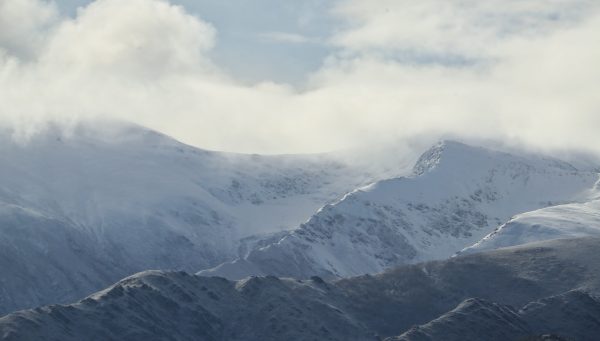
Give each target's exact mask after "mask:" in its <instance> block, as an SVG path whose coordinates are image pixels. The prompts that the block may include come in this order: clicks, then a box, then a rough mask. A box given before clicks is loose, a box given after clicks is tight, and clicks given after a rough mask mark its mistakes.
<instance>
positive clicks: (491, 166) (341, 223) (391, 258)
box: [200, 141, 598, 279]
mask: <svg viewBox="0 0 600 341" xmlns="http://www.w3.org/2000/svg"><path fill="white" fill-rule="evenodd" d="M597 178H598V177H597V174H596V173H594V172H589V171H580V170H578V169H576V168H575V167H573V166H572V165H571V164H569V163H566V162H562V161H559V160H556V159H551V158H545V157H541V156H535V155H513V154H508V153H503V152H498V151H493V150H488V149H484V148H479V147H472V146H468V145H465V144H461V143H457V142H451V141H446V142H442V143H440V144H439V145H437V146H435V147H433V148H431V149H430V150H429V151H427V152H426V153H424V154H423V155H422V157H421V158H420V159H419V161H418V162H417V164H416V165H415V167H414V175H413V176H411V177H402V178H396V179H392V180H384V181H381V182H378V183H376V184H374V185H371V186H368V187H365V188H362V189H360V190H357V191H355V192H353V193H351V194H349V195H347V196H346V197H345V198H343V199H342V200H341V201H339V202H337V203H335V204H332V205H327V206H325V207H324V208H323V209H321V210H320V211H319V212H318V213H316V214H315V215H314V216H313V217H312V218H311V219H310V220H309V221H308V222H307V223H305V224H303V225H301V226H300V228H298V229H297V230H295V231H293V232H291V233H289V234H288V235H286V236H284V237H283V238H282V239H281V240H279V241H277V242H274V243H272V244H270V245H268V246H265V247H263V248H261V249H257V250H254V251H253V252H251V253H250V254H249V255H248V256H247V257H244V258H240V259H238V260H236V261H234V262H229V263H225V264H222V265H220V266H219V267H216V268H213V269H210V270H205V271H202V272H200V274H201V275H220V276H224V277H228V278H231V279H239V278H243V277H245V276H248V275H267V274H268V275H278V276H291V277H308V276H311V275H321V276H326V277H344V276H351V275H359V274H364V273H374V272H380V271H382V270H384V269H386V268H388V267H390V266H394V265H398V264H404V263H414V262H417V261H424V260H432V259H443V258H446V257H449V256H451V255H453V254H454V253H455V252H457V251H459V250H461V249H463V248H464V247H467V246H469V245H472V244H473V243H475V242H477V241H479V240H480V239H481V238H483V237H484V236H485V235H486V234H488V233H490V232H491V231H493V230H494V229H495V228H496V227H498V226H499V225H501V224H502V223H504V222H505V221H507V220H508V219H509V218H510V217H512V216H513V215H515V214H518V213H522V212H526V211H530V210H534V209H538V208H542V207H547V206H552V205H557V204H561V203H567V202H573V201H576V200H580V199H581V198H584V197H586V196H587V195H588V192H589V189H591V188H592V187H593V185H594V183H595V182H596V181H597Z"/></svg>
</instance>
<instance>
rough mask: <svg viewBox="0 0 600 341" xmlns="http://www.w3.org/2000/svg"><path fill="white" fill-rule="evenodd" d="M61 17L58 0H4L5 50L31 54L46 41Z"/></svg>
mask: <svg viewBox="0 0 600 341" xmlns="http://www.w3.org/2000/svg"><path fill="white" fill-rule="evenodd" d="M57 20H58V10H57V8H56V6H55V5H54V3H51V2H40V1H37V0H19V1H14V0H3V1H1V2H0V49H2V50H4V51H3V52H2V53H3V54H11V55H14V56H17V57H19V58H24V59H25V58H29V57H31V56H32V55H33V54H35V53H36V52H37V50H38V49H39V48H40V46H41V45H43V42H44V39H45V36H46V35H47V34H49V32H48V29H49V28H50V27H52V25H53V24H55V23H56V21H57ZM0 52H1V51H0Z"/></svg>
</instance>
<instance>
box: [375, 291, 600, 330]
mask: <svg viewBox="0 0 600 341" xmlns="http://www.w3.org/2000/svg"><path fill="white" fill-rule="evenodd" d="M550 332H551V333H550ZM542 333H547V334H542ZM532 335H539V336H532ZM544 335H546V336H544ZM552 335H554V336H552ZM560 335H567V336H568V339H570V340H581V341H594V340H598V336H599V335H600V299H599V298H597V297H594V296H591V295H589V294H587V293H585V292H580V291H569V292H567V293H564V294H561V295H557V296H552V297H549V298H545V299H541V300H537V301H534V302H531V303H529V304H527V305H526V306H525V307H523V308H522V309H520V310H518V311H516V310H514V309H513V308H511V307H509V306H505V305H501V304H497V303H493V302H489V301H485V300H481V299H468V300H466V301H464V302H462V303H461V304H459V305H458V307H456V308H455V309H454V310H452V311H450V312H448V313H446V314H444V315H442V316H440V317H438V318H436V319H435V320H433V321H431V322H429V323H427V324H424V325H421V326H418V327H413V328H411V329H410V330H409V331H407V332H406V333H404V334H402V335H400V336H398V337H392V338H387V339H386V341H434V340H447V341H462V340H477V339H485V340H491V341H493V340H498V341H502V340H566V337H564V336H563V337H561V336H560Z"/></svg>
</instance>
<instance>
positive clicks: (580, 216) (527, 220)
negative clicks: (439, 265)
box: [461, 199, 600, 253]
mask: <svg viewBox="0 0 600 341" xmlns="http://www.w3.org/2000/svg"><path fill="white" fill-rule="evenodd" d="M594 236H600V200H597V199H596V200H591V201H589V202H583V203H573V204H565V205H557V206H552V207H547V208H543V209H539V210H535V211H531V212H525V213H522V214H519V215H517V216H515V217H514V218H512V219H511V220H509V221H508V222H507V223H506V224H503V225H502V226H500V227H498V228H497V229H496V230H495V231H494V232H492V233H490V234H489V235H487V236H485V237H484V238H483V239H482V240H481V241H479V242H477V243H476V244H474V245H472V246H470V247H468V248H465V249H464V250H462V251H461V253H472V252H480V251H483V250H492V249H498V248H501V247H508V246H514V245H522V244H526V243H530V242H535V241H542V240H551V239H560V238H579V237H594Z"/></svg>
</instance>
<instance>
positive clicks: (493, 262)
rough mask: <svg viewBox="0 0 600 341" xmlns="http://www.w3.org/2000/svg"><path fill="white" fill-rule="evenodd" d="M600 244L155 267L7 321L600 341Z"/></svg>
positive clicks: (70, 335) (98, 331)
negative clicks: (438, 256) (329, 268)
mask: <svg viewBox="0 0 600 341" xmlns="http://www.w3.org/2000/svg"><path fill="white" fill-rule="evenodd" d="M599 246H600V239H571V240H557V241H551V242H543V243H535V244H528V245H524V246H520V247H513V248H508V249H501V250H497V251H492V252H486V253H481V254H474V255H468V256H462V257H456V258H453V259H450V260H445V261H437V262H428V263H422V264H417V265H410V266H402V267H399V268H396V269H394V270H391V271H388V272H385V273H383V274H379V275H375V276H361V277H355V278H350V279H344V280H339V281H335V282H327V281H323V280H321V279H319V278H313V279H310V280H302V281H300V280H295V279H279V278H276V277H252V278H248V279H245V280H242V281H237V282H234V281H228V280H225V279H222V278H218V277H212V278H210V277H201V276H196V275H189V274H187V273H185V272H163V271H147V272H142V273H139V274H137V275H134V276H132V277H128V278H126V279H124V280H122V281H120V282H118V283H117V284H115V285H113V286H112V287H110V288H108V289H106V290H104V291H101V292H98V293H96V294H94V295H92V296H90V297H88V298H86V299H84V300H82V301H80V302H78V303H75V304H71V305H53V306H47V307H42V308H37V309H33V310H25V311H20V312H17V313H13V314H10V315H7V316H5V317H3V318H0V339H2V340H36V339H44V340H361V341H362V340H382V339H385V338H388V340H441V339H443V340H483V339H485V340H503V341H504V340H562V339H565V340H597V339H598V335H600V302H599V300H598V299H597V298H596V297H595V295H597V294H598V293H599V292H600V253H598V252H597V250H598V247H599ZM550 334H554V335H556V336H552V337H551V336H543V335H550ZM441 335H444V337H443V338H441Z"/></svg>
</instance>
